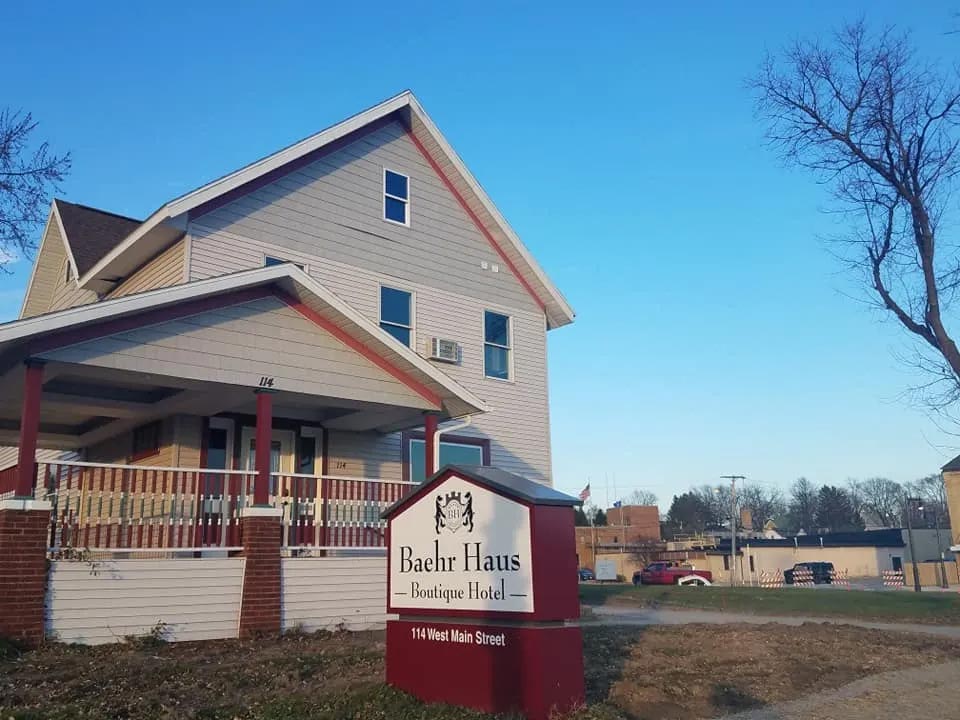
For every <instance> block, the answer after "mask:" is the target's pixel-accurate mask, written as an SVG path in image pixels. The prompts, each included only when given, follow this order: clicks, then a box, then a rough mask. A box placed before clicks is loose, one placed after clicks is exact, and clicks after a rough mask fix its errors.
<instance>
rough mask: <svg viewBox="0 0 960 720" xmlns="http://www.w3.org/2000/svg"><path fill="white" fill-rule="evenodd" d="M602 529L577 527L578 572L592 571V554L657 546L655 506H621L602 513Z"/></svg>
mask: <svg viewBox="0 0 960 720" xmlns="http://www.w3.org/2000/svg"><path fill="white" fill-rule="evenodd" d="M606 513H607V524H606V525H605V526H602V527H578V528H577V529H576V530H577V559H578V561H579V563H580V567H582V568H590V569H594V566H595V564H596V560H595V556H594V552H596V553H597V554H598V555H599V554H602V553H603V551H604V550H606V551H612V550H614V549H616V550H617V551H618V552H619V551H620V550H621V549H627V550H629V549H630V548H631V547H638V548H639V547H649V546H650V545H651V544H654V543H659V542H660V509H659V508H658V507H657V506H656V505H625V506H623V507H619V508H610V509H608V510H607V511H606Z"/></svg>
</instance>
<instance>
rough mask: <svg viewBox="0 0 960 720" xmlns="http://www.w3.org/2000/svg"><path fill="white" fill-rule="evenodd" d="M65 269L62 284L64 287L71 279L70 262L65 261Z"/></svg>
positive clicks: (71, 269)
mask: <svg viewBox="0 0 960 720" xmlns="http://www.w3.org/2000/svg"><path fill="white" fill-rule="evenodd" d="M63 264H64V266H65V267H66V269H65V270H64V271H63V284H64V285H66V284H68V283H69V282H70V280H71V279H72V278H73V268H71V267H70V261H69V260H67V261H65V262H64V263H63Z"/></svg>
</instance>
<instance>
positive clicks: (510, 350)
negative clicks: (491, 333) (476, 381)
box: [480, 308, 515, 383]
mask: <svg viewBox="0 0 960 720" xmlns="http://www.w3.org/2000/svg"><path fill="white" fill-rule="evenodd" d="M488 312H490V313H493V314H494V315H502V316H503V317H505V318H506V319H507V342H509V343H510V344H509V345H498V344H497V343H488V342H487V313H488ZM480 340H481V342H482V343H483V344H482V345H481V359H480V363H481V365H482V372H483V377H484V379H485V380H493V381H495V382H502V383H512V382H514V378H515V374H514V347H515V345H514V341H513V315H511V314H510V313H507V312H503V311H502V310H494V309H493V308H484V309H483V311H482V312H481V313H480ZM487 345H492V346H493V347H498V348H503V349H505V350H506V351H507V377H505V378H499V377H493V376H492V375H487Z"/></svg>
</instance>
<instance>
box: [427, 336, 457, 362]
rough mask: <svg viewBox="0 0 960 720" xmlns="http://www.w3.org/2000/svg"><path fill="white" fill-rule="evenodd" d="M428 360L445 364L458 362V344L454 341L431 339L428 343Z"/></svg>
mask: <svg viewBox="0 0 960 720" xmlns="http://www.w3.org/2000/svg"><path fill="white" fill-rule="evenodd" d="M430 359H431V360H439V361H440V362H446V363H458V362H460V343H458V342H456V341H454V340H444V339H442V338H432V340H431V342H430Z"/></svg>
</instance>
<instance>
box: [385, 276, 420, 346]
mask: <svg viewBox="0 0 960 720" xmlns="http://www.w3.org/2000/svg"><path fill="white" fill-rule="evenodd" d="M380 327H382V328H383V329H384V330H386V331H387V332H388V333H390V334H391V335H393V336H394V337H395V338H396V339H397V340H399V341H400V342H402V343H403V344H404V345H406V346H407V347H410V338H411V336H412V335H413V295H411V294H410V293H408V292H407V291H406V290H397V289H395V288H389V287H386V286H381V287H380Z"/></svg>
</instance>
